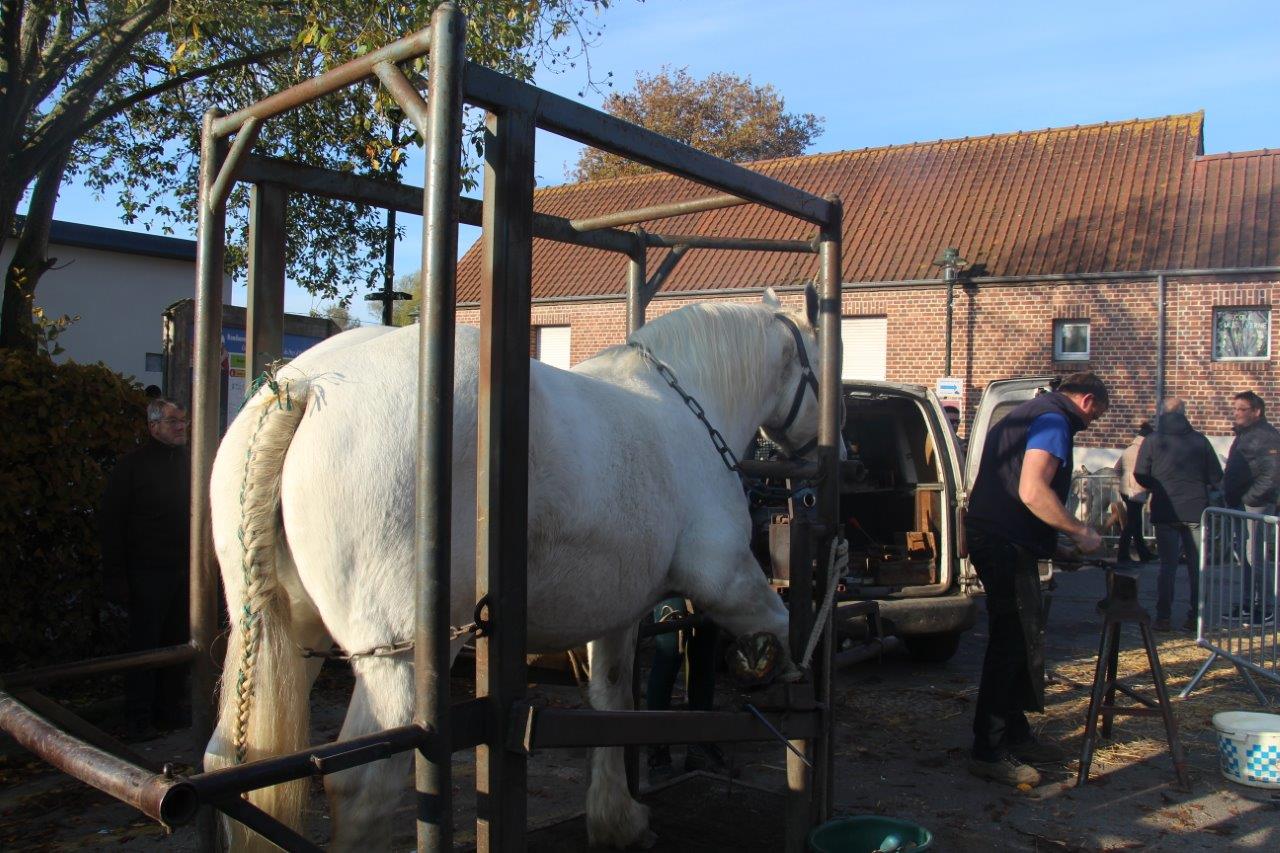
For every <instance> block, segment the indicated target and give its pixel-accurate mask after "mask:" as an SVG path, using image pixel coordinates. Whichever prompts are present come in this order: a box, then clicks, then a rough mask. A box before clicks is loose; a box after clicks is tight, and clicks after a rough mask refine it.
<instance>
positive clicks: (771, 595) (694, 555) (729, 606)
mask: <svg viewBox="0 0 1280 853" xmlns="http://www.w3.org/2000/svg"><path fill="white" fill-rule="evenodd" d="M674 580H675V583H674V586H675V587H676V588H677V589H679V590H681V591H683V592H685V594H687V595H688V596H689V597H690V598H692V599H693V603H694V606H695V607H697V609H698V610H699V611H701V612H703V613H705V614H706V615H707V616H709V617H710V618H711V620H712V621H713V622H715V623H716V624H717V625H719V626H720V627H722V628H724V629H725V630H727V631H729V633H731V634H733V635H735V636H737V637H739V638H744V637H748V636H750V635H752V634H757V633H761V632H764V633H768V634H773V635H774V636H775V637H777V638H778V642H779V643H780V644H781V646H782V648H783V649H786V648H787V630H788V625H787V623H788V615H787V608H786V605H784V604H783V603H782V599H781V598H779V597H778V594H777V592H775V591H774V590H773V588H772V587H771V586H769V581H768V579H767V578H766V577H765V575H764V572H763V571H761V569H760V564H759V563H758V562H756V558H755V556H754V555H753V554H752V553H751V549H750V548H748V547H747V546H746V545H741V544H736V543H731V542H726V541H723V540H720V539H712V538H704V539H701V540H699V542H698V544H697V545H694V546H691V547H687V548H685V549H683V550H682V552H681V553H680V554H678V555H677V556H676V562H675V574H674ZM781 674H782V677H783V678H786V679H791V678H796V677H799V670H798V669H797V668H796V666H795V664H794V663H793V662H792V661H791V656H790V655H783V658H782V673H781Z"/></svg>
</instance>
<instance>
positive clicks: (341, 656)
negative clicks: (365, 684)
mask: <svg viewBox="0 0 1280 853" xmlns="http://www.w3.org/2000/svg"><path fill="white" fill-rule="evenodd" d="M479 633H480V625H479V624H478V623H476V622H468V623H467V624H466V625H463V626H461V627H457V626H454V625H450V626H449V641H450V642H452V641H454V640H456V639H458V638H460V637H466V636H468V635H470V634H479ZM298 650H299V651H301V652H302V656H303V657H304V658H324V659H325V660H358V659H359V658H385V657H392V656H394V655H400V654H404V653H405V652H409V651H413V640H400V641H398V642H395V643H386V644H385V645H381V646H374V647H373V648H371V649H366V650H364V651H362V652H345V651H343V650H342V649H307V648H302V647H301V646H299V648H298Z"/></svg>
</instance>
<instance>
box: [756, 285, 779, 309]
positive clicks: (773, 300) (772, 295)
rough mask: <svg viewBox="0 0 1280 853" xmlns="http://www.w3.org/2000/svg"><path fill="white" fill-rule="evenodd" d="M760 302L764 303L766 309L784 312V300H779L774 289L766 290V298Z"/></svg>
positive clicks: (762, 298) (768, 288)
mask: <svg viewBox="0 0 1280 853" xmlns="http://www.w3.org/2000/svg"><path fill="white" fill-rule="evenodd" d="M760 301H761V302H763V303H764V307H766V308H769V309H771V310H773V311H781V310H782V300H781V299H779V298H778V294H777V293H776V292H775V291H774V289H773V288H772V287H766V288H765V289H764V296H763V297H761V299H760Z"/></svg>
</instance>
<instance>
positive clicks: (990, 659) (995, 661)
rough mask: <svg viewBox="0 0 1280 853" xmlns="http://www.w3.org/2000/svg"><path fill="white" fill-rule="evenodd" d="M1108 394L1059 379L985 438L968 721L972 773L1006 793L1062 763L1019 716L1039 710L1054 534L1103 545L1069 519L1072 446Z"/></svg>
mask: <svg viewBox="0 0 1280 853" xmlns="http://www.w3.org/2000/svg"><path fill="white" fill-rule="evenodd" d="M1109 404H1110V395H1109V394H1108V393H1107V388H1106V386H1105V385H1104V384H1103V382H1102V380H1101V379H1099V378H1098V377H1097V376H1095V375H1094V374H1092V373H1073V374H1071V375H1070V376H1067V377H1065V378H1064V379H1063V380H1062V382H1061V383H1059V385H1058V390H1057V391H1055V392H1053V393H1050V394H1042V395H1041V396H1039V397H1037V398H1035V399H1034V400H1029V401H1028V402H1026V403H1023V404H1022V405H1020V406H1018V407H1016V408H1015V409H1013V411H1011V412H1009V414H1008V415H1006V416H1005V417H1004V419H1002V420H1001V421H1000V423H998V424H997V425H996V426H995V427H994V428H993V429H992V430H991V432H990V433H989V434H988V435H987V439H986V442H985V443H984V445H983V449H982V460H981V463H980V465H979V467H978V477H977V482H975V483H974V487H973V493H972V495H970V498H969V509H968V515H967V517H966V521H965V533H966V535H967V537H968V542H969V559H970V560H971V561H972V563H973V566H974V568H975V569H976V570H977V572H978V577H979V578H980V579H981V580H982V585H983V588H984V589H985V590H986V593H987V595H986V598H987V618H988V623H989V625H990V628H989V631H988V638H987V652H986V658H985V659H984V660H983V664H982V681H981V683H980V685H979V687H978V701H977V705H976V707H975V709H974V719H973V736H974V739H973V754H972V760H971V761H970V762H969V772H971V773H973V774H974V775H975V776H980V777H982V778H984V779H990V780H992V781H996V782H1001V783H1004V784H1007V785H1020V784H1027V785H1033V786H1034V785H1037V784H1039V782H1040V773H1039V772H1038V771H1037V770H1036V769H1035V768H1034V767H1031V766H1030V764H1033V763H1041V762H1050V761H1061V760H1062V759H1063V758H1064V757H1065V754H1064V753H1063V751H1062V750H1061V749H1059V748H1058V747H1056V746H1054V745H1053V744H1041V743H1038V742H1037V741H1036V740H1035V738H1034V737H1033V736H1032V734H1031V726H1030V724H1029V723H1028V722H1027V717H1026V714H1025V713H1024V712H1025V711H1043V710H1044V620H1043V609H1042V601H1041V594H1040V577H1039V571H1038V565H1037V563H1038V561H1039V560H1040V559H1041V558H1046V557H1051V556H1053V554H1054V551H1055V549H1056V545H1057V537H1058V532H1059V531H1061V532H1063V533H1066V534H1067V535H1069V536H1070V537H1071V538H1072V539H1073V540H1074V541H1075V544H1076V546H1077V547H1078V548H1079V550H1080V551H1081V552H1083V553H1086V554H1087V553H1091V552H1093V551H1096V550H1098V548H1100V547H1101V546H1102V538H1101V537H1100V536H1099V535H1098V533H1097V531H1095V530H1093V529H1091V528H1090V527H1088V526H1087V525H1085V524H1083V523H1081V522H1080V521H1079V520H1077V519H1076V518H1074V517H1073V516H1072V515H1071V514H1070V513H1069V512H1067V509H1066V506H1065V502H1066V499H1067V490H1068V489H1069V488H1070V485H1071V469H1072V451H1073V447H1074V437H1075V434H1076V433H1077V432H1079V431H1080V430H1082V429H1085V428H1086V427H1087V426H1088V425H1089V424H1090V423H1092V422H1093V421H1095V420H1097V419H1098V418H1100V417H1102V415H1103V414H1105V413H1106V410H1107V406H1108V405H1109Z"/></svg>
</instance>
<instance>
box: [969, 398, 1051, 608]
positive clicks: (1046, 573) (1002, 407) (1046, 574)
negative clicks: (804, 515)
mask: <svg viewBox="0 0 1280 853" xmlns="http://www.w3.org/2000/svg"><path fill="white" fill-rule="evenodd" d="M1057 381H1058V378H1057V377H1056V376H1032V377H1027V378H1025V379H997V380H995V381H994V382H991V383H989V384H988V385H987V387H986V389H985V390H984V391H983V392H982V400H981V401H980V402H979V403H978V411H977V414H976V415H975V416H974V419H973V428H972V429H970V430H969V452H968V455H967V457H966V458H965V466H964V489H965V495H966V500H965V501H964V504H963V505H964V507H965V508H968V500H967V496H968V495H970V494H972V493H973V484H974V482H975V481H976V480H977V479H978V465H979V464H980V463H981V462H982V448H983V446H984V445H985V444H986V442H987V436H988V435H989V434H990V433H991V430H992V429H993V428H994V427H995V425H996V424H998V423H1000V421H1001V420H1003V419H1004V416H1005V415H1007V414H1009V412H1011V411H1012V410H1013V409H1014V408H1015V407H1017V406H1020V405H1022V404H1023V403H1025V402H1027V401H1028V400H1032V399H1034V398H1035V397H1037V396H1039V395H1040V394H1043V393H1046V392H1048V391H1051V390H1053V387H1054V386H1055V385H1056V384H1057ZM964 571H965V572H966V575H967V576H969V577H972V578H973V579H974V580H975V581H976V573H975V572H974V571H973V567H972V566H971V565H970V564H969V560H968V559H967V558H966V559H965V566H964ZM1052 576H1053V564H1052V562H1051V561H1049V560H1041V561H1040V580H1041V581H1042V582H1044V583H1047V582H1048V581H1049V579H1050V578H1051V577H1052Z"/></svg>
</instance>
